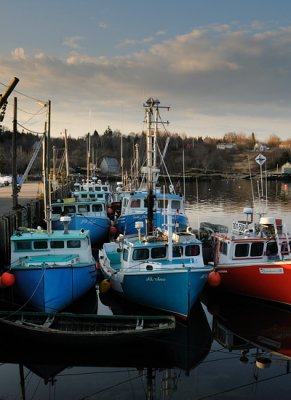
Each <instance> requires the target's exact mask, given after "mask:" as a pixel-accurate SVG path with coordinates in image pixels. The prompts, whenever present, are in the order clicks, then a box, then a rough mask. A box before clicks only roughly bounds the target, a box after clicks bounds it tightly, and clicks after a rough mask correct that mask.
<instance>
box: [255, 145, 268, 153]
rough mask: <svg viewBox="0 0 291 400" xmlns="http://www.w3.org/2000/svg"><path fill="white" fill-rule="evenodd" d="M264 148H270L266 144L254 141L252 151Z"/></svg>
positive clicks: (263, 149) (264, 149)
mask: <svg viewBox="0 0 291 400" xmlns="http://www.w3.org/2000/svg"><path fill="white" fill-rule="evenodd" d="M266 150H270V147H268V146H266V145H265V144H262V143H256V144H255V146H254V151H266Z"/></svg>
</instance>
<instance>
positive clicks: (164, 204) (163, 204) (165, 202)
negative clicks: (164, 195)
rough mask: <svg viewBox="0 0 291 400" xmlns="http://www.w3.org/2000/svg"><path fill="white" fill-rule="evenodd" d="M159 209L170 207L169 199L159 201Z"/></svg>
mask: <svg viewBox="0 0 291 400" xmlns="http://www.w3.org/2000/svg"><path fill="white" fill-rule="evenodd" d="M158 207H159V208H167V207H168V200H167V199H161V200H159V201H158Z"/></svg>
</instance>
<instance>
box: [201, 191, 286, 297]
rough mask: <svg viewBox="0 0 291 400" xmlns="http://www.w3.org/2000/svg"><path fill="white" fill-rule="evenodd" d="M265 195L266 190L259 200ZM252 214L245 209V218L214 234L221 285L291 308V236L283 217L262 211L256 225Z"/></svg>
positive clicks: (215, 231) (251, 211)
mask: <svg viewBox="0 0 291 400" xmlns="http://www.w3.org/2000/svg"><path fill="white" fill-rule="evenodd" d="M262 192H263V187H262V188H261V193H260V199H262ZM265 197H266V196H265ZM265 208H266V207H265ZM253 214H254V212H253V208H245V209H244V215H245V218H244V219H243V220H242V221H235V222H233V224H232V228H231V229H229V230H227V229H221V226H219V228H220V229H217V230H215V229H213V231H212V238H213V245H214V246H213V248H214V249H215V250H214V256H213V261H214V265H215V274H216V275H217V273H218V274H219V276H218V275H217V277H218V278H219V281H220V286H221V287H222V288H224V289H227V290H228V291H231V292H234V293H237V294H241V295H246V296H251V297H255V298H259V299H264V300H268V301H273V302H277V303H283V304H288V305H291V251H290V247H291V246H290V244H291V242H290V241H291V235H289V233H288V232H287V227H286V225H285V223H284V221H283V219H282V218H278V217H274V216H269V215H267V213H265V212H263V211H260V212H258V215H259V218H258V221H257V222H255V221H253V219H254V218H253ZM205 226H206V224H204V227H205ZM212 228H213V226H212ZM224 228H226V227H224ZM222 230H223V232H222ZM210 278H211V277H210ZM210 284H211V282H210Z"/></svg>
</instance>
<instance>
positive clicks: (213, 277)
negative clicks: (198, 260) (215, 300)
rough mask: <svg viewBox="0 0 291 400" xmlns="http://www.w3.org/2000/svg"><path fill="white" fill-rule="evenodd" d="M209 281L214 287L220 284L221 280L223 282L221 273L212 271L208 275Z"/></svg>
mask: <svg viewBox="0 0 291 400" xmlns="http://www.w3.org/2000/svg"><path fill="white" fill-rule="evenodd" d="M207 282H208V285H209V286H212V287H216V286H219V285H220V282H221V276H220V273H219V272H217V271H212V272H210V274H209V275H208V279H207Z"/></svg>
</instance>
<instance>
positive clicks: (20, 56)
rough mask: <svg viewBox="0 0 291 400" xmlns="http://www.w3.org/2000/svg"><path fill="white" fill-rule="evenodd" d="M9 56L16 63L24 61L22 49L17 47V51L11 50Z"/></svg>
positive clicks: (24, 56)
mask: <svg viewBox="0 0 291 400" xmlns="http://www.w3.org/2000/svg"><path fill="white" fill-rule="evenodd" d="M11 55H12V58H13V59H14V60H16V61H18V60H25V59H26V55H25V51H24V49H23V48H22V47H18V48H17V49H14V50H12V51H11Z"/></svg>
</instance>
